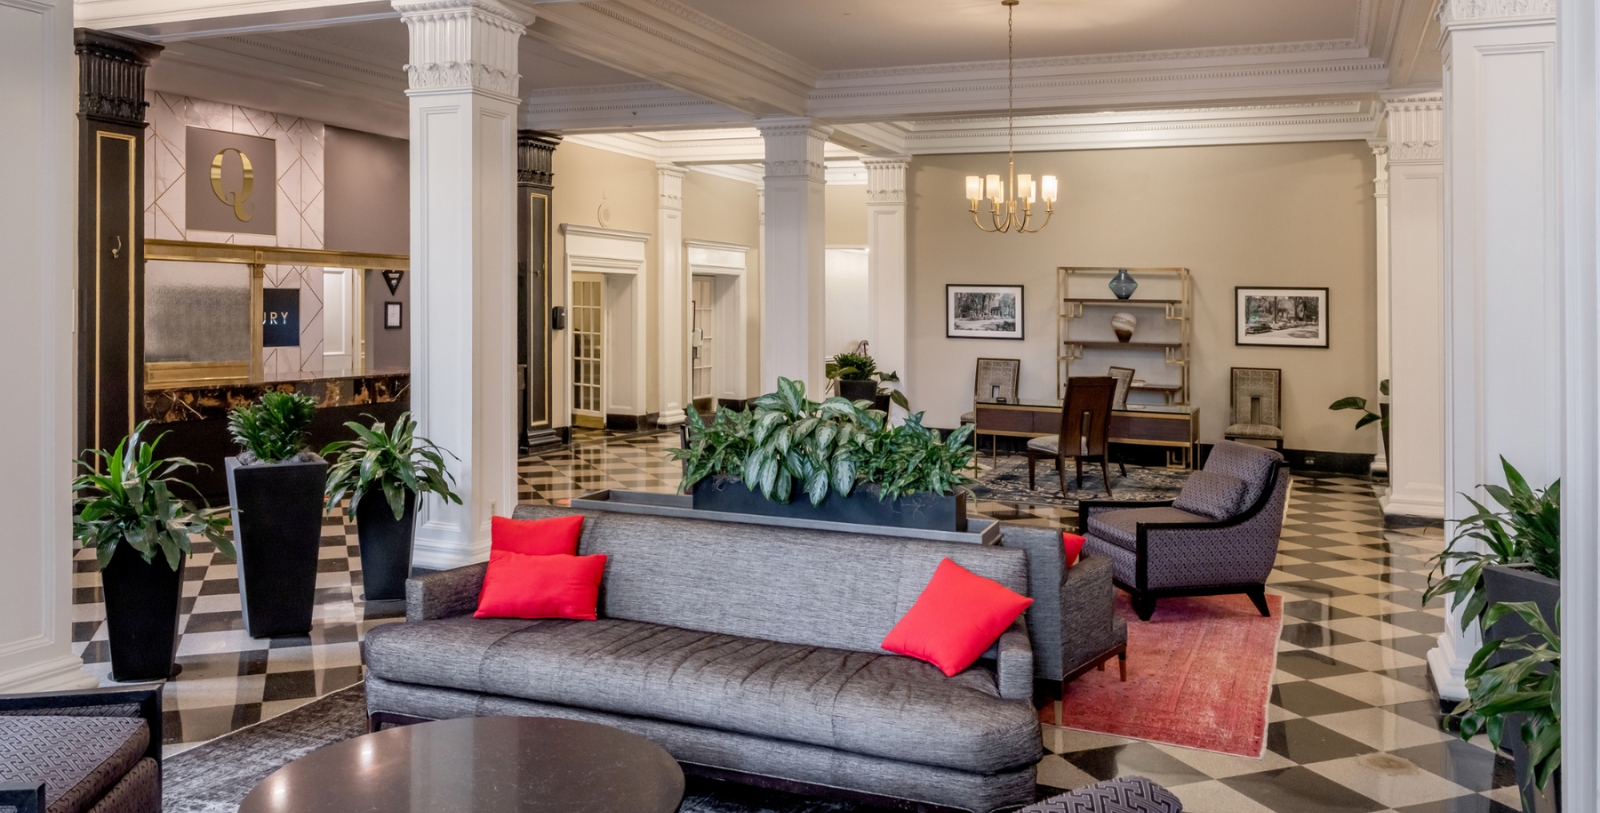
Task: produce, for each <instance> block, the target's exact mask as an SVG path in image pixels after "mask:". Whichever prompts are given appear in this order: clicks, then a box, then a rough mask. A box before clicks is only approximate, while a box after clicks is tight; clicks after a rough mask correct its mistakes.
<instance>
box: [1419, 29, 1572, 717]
mask: <svg viewBox="0 0 1600 813" xmlns="http://www.w3.org/2000/svg"><path fill="white" fill-rule="evenodd" d="M1439 18H1440V22H1441V26H1442V29H1443V32H1444V37H1443V53H1444V122H1445V128H1444V129H1445V144H1446V147H1447V149H1446V150H1445V162H1444V167H1445V189H1446V195H1445V200H1446V217H1445V266H1446V269H1447V272H1446V274H1445V336H1446V341H1445V391H1446V392H1447V393H1448V398H1447V399H1446V404H1447V409H1448V411H1447V413H1446V420H1445V433H1446V443H1445V493H1446V494H1447V502H1446V512H1447V514H1448V515H1449V516H1451V517H1463V516H1467V515H1468V514H1469V513H1471V511H1472V508H1471V506H1470V505H1469V504H1468V503H1467V501H1466V499H1465V498H1464V497H1463V496H1461V494H1462V492H1467V493H1473V492H1475V491H1476V489H1477V486H1478V484H1480V483H1503V482H1504V477H1503V475H1502V474H1501V473H1500V458H1501V456H1504V457H1505V458H1506V459H1507V460H1509V461H1510V462H1511V463H1512V464H1513V465H1515V466H1516V467H1517V468H1518V469H1520V470H1521V471H1522V473H1523V475H1524V476H1526V477H1527V479H1528V481H1529V482H1530V483H1533V484H1536V485H1544V484H1548V483H1550V482H1551V481H1553V480H1555V479H1556V478H1557V477H1560V476H1561V465H1562V458H1563V453H1564V448H1563V429H1562V417H1563V404H1564V395H1565V393H1564V387H1565V382H1564V378H1563V368H1562V361H1563V358H1562V345H1561V339H1562V331H1563V321H1562V317H1563V303H1562V280H1561V265H1560V244H1559V235H1560V220H1559V203H1558V201H1559V196H1560V191H1561V190H1560V182H1559V181H1560V174H1559V172H1558V167H1559V166H1560V155H1559V153H1558V151H1557V148H1558V132H1559V123H1558V121H1557V114H1558V111H1559V104H1558V98H1557V95H1556V72H1557V67H1558V63H1557V60H1556V53H1555V50H1556V48H1555V45H1556V18H1555V3H1554V0H1445V2H1444V3H1443V4H1442V5H1441V7H1440V11H1439ZM1447 627H1448V630H1451V631H1447V633H1446V634H1445V635H1444V636H1441V637H1440V640H1439V648H1438V649H1435V650H1434V651H1432V652H1430V653H1428V661H1429V664H1430V666H1431V667H1432V668H1433V676H1434V680H1435V682H1436V683H1437V684H1438V686H1439V688H1440V693H1441V694H1442V695H1444V696H1445V697H1449V698H1459V697H1464V696H1465V694H1466V688H1465V685H1464V684H1463V680H1462V675H1463V672H1464V671H1465V667H1466V664H1467V663H1468V662H1469V661H1470V660H1471V658H1472V655H1473V653H1474V651H1475V650H1476V649H1477V645H1478V638H1479V636H1478V635H1477V633H1476V631H1475V630H1473V631H1469V632H1468V633H1466V634H1460V635H1458V634H1456V633H1455V632H1453V630H1456V629H1458V627H1457V626H1456V617H1455V612H1454V610H1453V609H1452V612H1451V617H1450V619H1449V621H1448V622H1447Z"/></svg>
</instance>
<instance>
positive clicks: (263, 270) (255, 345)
mask: <svg viewBox="0 0 1600 813" xmlns="http://www.w3.org/2000/svg"><path fill="white" fill-rule="evenodd" d="M266 276H267V267H266V265H264V264H261V263H251V264H250V380H251V381H261V380H264V379H265V378H266V375H265V370H264V368H265V360H264V359H262V358H261V351H262V349H263V348H262V338H261V310H262V307H263V304H262V299H263V297H264V296H265V295H264V294H263V293H262V292H261V289H262V288H263V287H264V286H265V280H266Z"/></svg>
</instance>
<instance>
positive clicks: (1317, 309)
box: [1233, 288, 1328, 347]
mask: <svg viewBox="0 0 1600 813" xmlns="http://www.w3.org/2000/svg"><path fill="white" fill-rule="evenodd" d="M1233 292H1234V331H1235V335H1234V342H1233V343H1234V344H1240V345H1259V346H1262V347H1327V346H1328V289H1327V288H1235V289H1233Z"/></svg>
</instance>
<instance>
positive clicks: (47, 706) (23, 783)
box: [0, 683, 162, 813]
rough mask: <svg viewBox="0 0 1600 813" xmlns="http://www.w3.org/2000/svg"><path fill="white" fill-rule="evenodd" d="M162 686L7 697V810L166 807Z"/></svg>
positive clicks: (2, 799)
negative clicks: (164, 798)
mask: <svg viewBox="0 0 1600 813" xmlns="http://www.w3.org/2000/svg"><path fill="white" fill-rule="evenodd" d="M161 687H162V684H160V683H149V684H142V685H139V686H130V687H116V688H110V689H86V690H84V691H78V692H61V693H52V694H16V695H0V809H5V808H8V807H9V808H15V809H16V811H17V813H161Z"/></svg>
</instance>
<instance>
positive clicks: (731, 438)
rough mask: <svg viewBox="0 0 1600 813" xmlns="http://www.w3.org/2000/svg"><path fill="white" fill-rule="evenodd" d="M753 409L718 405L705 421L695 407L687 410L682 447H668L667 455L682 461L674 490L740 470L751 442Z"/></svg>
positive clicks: (683, 489) (684, 488) (742, 467)
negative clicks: (686, 428)
mask: <svg viewBox="0 0 1600 813" xmlns="http://www.w3.org/2000/svg"><path fill="white" fill-rule="evenodd" d="M754 417H755V415H754V413H752V412H750V411H749V410H741V411H739V412H734V411H733V410H731V409H728V408H727V407H718V408H717V411H716V414H714V415H712V416H711V423H710V424H707V423H705V422H704V421H703V420H701V418H700V413H699V411H698V410H693V409H691V410H688V433H687V434H686V435H685V440H686V443H685V445H684V447H683V448H682V449H670V450H668V452H667V457H668V459H671V460H678V461H682V462H683V464H684V466H683V480H682V482H680V483H679V484H678V490H679V491H683V492H687V491H688V490H689V489H690V488H693V487H694V484H695V483H698V482H700V481H701V480H704V479H705V478H707V477H711V476H713V475H716V474H724V473H727V472H737V471H743V470H744V461H745V458H747V457H749V456H750V450H751V449H752V448H754V446H755V444H754V443H752V442H751V440H750V424H751V421H752V420H753V419H754Z"/></svg>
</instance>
